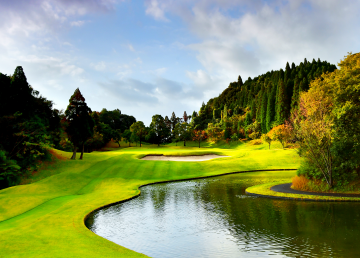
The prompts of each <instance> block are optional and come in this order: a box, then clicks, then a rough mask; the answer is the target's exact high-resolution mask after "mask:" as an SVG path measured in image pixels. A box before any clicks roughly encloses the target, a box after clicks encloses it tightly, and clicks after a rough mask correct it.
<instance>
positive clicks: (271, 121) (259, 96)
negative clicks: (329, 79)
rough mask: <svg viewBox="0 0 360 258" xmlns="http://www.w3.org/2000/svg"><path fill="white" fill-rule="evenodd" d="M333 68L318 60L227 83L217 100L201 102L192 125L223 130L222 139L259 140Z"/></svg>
mask: <svg viewBox="0 0 360 258" xmlns="http://www.w3.org/2000/svg"><path fill="white" fill-rule="evenodd" d="M335 69H336V66H335V65H333V64H330V63H328V62H326V61H320V59H318V60H317V61H315V59H313V60H312V62H308V61H307V60H306V58H305V60H304V62H301V63H300V65H298V66H296V65H295V64H294V63H292V65H291V67H290V65H289V63H286V66H285V71H284V70H283V69H280V70H278V71H271V72H267V73H266V74H263V75H260V76H258V77H255V78H253V79H251V78H250V77H249V78H248V79H247V80H246V81H245V83H243V81H242V78H241V76H239V77H238V81H236V82H231V83H230V85H229V87H228V88H226V89H225V90H224V91H223V92H222V93H221V94H220V95H219V96H218V97H216V98H212V99H210V100H209V101H208V102H207V103H206V104H204V103H203V105H202V107H201V108H200V111H199V112H198V113H196V112H194V113H193V116H192V117H193V124H194V126H197V127H199V128H202V129H206V128H208V127H210V128H211V130H212V131H214V130H218V131H219V130H220V128H222V129H223V130H224V135H223V136H222V137H223V139H228V138H231V136H233V134H237V137H240V138H251V139H256V138H259V137H260V135H261V134H265V133H267V132H269V131H270V130H271V129H272V128H274V127H276V126H277V125H281V124H284V122H285V120H287V119H289V117H290V114H291V112H292V111H293V110H294V109H296V108H297V107H298V102H299V95H300V93H301V92H304V91H307V90H308V89H309V84H310V82H311V81H312V80H313V79H314V78H316V77H319V76H320V75H321V74H323V73H326V72H333V71H334V70H335ZM208 129H209V128H208Z"/></svg>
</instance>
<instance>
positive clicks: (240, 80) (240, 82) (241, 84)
mask: <svg viewBox="0 0 360 258" xmlns="http://www.w3.org/2000/svg"><path fill="white" fill-rule="evenodd" d="M238 85H239V87H240V88H241V87H242V86H243V85H244V83H243V81H242V79H241V76H240V75H239V77H238Z"/></svg>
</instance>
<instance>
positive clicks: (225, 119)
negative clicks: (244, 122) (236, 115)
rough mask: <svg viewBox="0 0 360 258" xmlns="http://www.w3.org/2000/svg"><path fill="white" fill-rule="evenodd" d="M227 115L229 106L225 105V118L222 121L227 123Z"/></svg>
mask: <svg viewBox="0 0 360 258" xmlns="http://www.w3.org/2000/svg"><path fill="white" fill-rule="evenodd" d="M227 113H228V111H227V106H226V105H225V106H224V112H223V117H222V120H223V121H225V122H226V121H227Z"/></svg>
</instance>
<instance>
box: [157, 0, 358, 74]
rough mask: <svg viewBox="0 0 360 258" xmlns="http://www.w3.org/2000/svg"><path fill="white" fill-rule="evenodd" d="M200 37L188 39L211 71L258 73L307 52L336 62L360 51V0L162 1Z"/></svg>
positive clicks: (297, 59) (296, 59)
mask: <svg viewBox="0 0 360 258" xmlns="http://www.w3.org/2000/svg"><path fill="white" fill-rule="evenodd" d="M157 4H158V6H160V7H161V10H162V11H163V15H166V14H167V13H172V14H175V15H178V16H180V17H181V18H182V19H183V21H184V22H185V23H186V24H187V27H188V29H189V30H190V31H191V32H192V33H193V34H194V35H195V36H197V37H198V39H199V42H197V43H195V44H194V43H193V44H189V45H188V48H190V49H192V50H194V51H196V53H197V55H196V57H197V59H198V60H199V61H200V63H201V64H202V65H203V67H204V68H205V70H206V72H208V73H210V74H216V75H217V76H218V77H228V78H230V77H231V78H236V77H237V75H239V74H241V75H242V77H245V78H247V77H248V76H251V77H253V76H257V75H259V74H261V73H264V72H267V71H269V70H271V69H274V70H275V69H279V68H281V67H283V68H284V66H285V64H286V62H287V61H289V62H295V63H296V64H298V63H299V62H301V61H303V59H304V58H305V57H306V58H308V59H312V58H318V57H319V58H321V60H327V61H329V62H332V63H337V62H338V61H339V60H340V59H341V58H342V57H343V56H344V55H345V54H346V53H347V52H349V51H352V52H359V51H360V49H359V48H360V47H359V43H360V38H359V36H358V34H356V33H354V31H357V30H358V27H359V25H360V16H359V15H358V13H360V2H359V1H351V0H345V1H335V0H329V1H319V0H299V1H277V0H274V1H260V0H258V1H250V0H246V1H230V0H229V1H228V0H206V1H205V0H203V1H195V2H194V1H187V0H185V1H170V2H169V1H162V2H157Z"/></svg>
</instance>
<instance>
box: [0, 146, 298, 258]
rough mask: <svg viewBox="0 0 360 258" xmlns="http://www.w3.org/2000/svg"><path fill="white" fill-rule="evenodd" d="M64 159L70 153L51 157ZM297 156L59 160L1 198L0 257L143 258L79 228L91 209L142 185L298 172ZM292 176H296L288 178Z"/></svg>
mask: <svg viewBox="0 0 360 258" xmlns="http://www.w3.org/2000/svg"><path fill="white" fill-rule="evenodd" d="M56 153H57V154H58V155H62V156H67V157H70V156H71V154H70V153H64V152H61V151H56ZM209 153H216V154H221V155H226V156H230V157H228V158H219V159H214V160H210V161H204V162H172V161H145V160H139V159H138V158H140V157H142V156H145V155H147V154H164V155H201V154H209ZM298 165H299V158H298V155H297V154H296V152H295V150H282V149H280V148H279V149H278V148H274V149H271V150H268V146H267V145H256V146H253V145H248V144H241V145H239V146H235V147H234V148H229V149H222V148H200V149H199V148H196V147H186V148H184V147H179V146H177V147H176V146H162V147H157V146H144V147H142V148H136V147H131V148H121V149H118V150H114V151H107V152H93V153H85V154H84V160H60V159H59V160H57V161H55V162H53V163H51V164H49V165H48V167H46V168H43V169H41V170H40V171H39V172H38V173H37V174H35V175H34V178H33V180H32V183H31V184H27V185H19V186H15V187H11V188H7V189H4V190H1V191H0V253H1V256H2V257H141V256H143V255H142V254H139V253H136V252H134V251H131V250H128V249H126V248H124V247H121V246H118V245H116V244H114V243H112V242H110V241H108V240H106V239H103V238H101V237H99V236H97V235H95V234H94V233H92V232H91V231H89V230H88V229H87V228H86V227H85V226H84V222H83V220H84V217H85V216H86V215H87V214H88V213H89V212H91V211H92V210H94V209H96V208H98V207H100V206H103V205H106V204H109V203H113V202H118V201H121V200H125V199H128V198H131V197H133V196H135V195H137V194H139V189H138V187H139V186H140V185H144V184H148V183H153V182H160V181H169V180H179V179H186V178H196V177H203V176H211V175H218V174H224V173H229V172H235V171H246V170H256V169H281V168H287V169H289V168H297V167H298ZM294 174H295V173H294Z"/></svg>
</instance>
